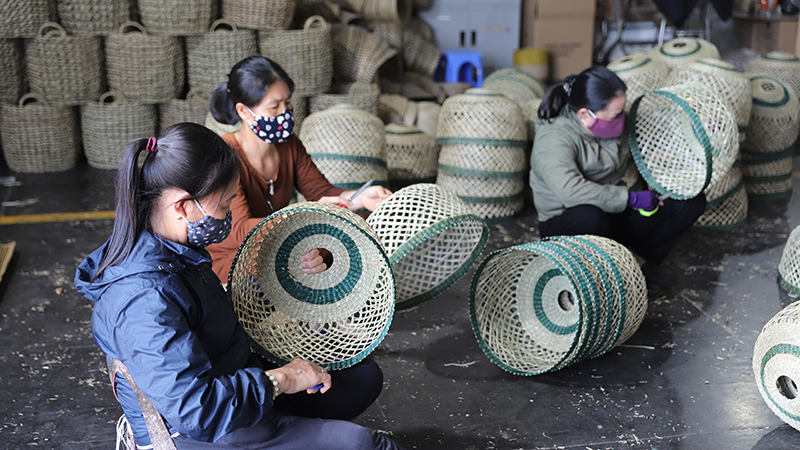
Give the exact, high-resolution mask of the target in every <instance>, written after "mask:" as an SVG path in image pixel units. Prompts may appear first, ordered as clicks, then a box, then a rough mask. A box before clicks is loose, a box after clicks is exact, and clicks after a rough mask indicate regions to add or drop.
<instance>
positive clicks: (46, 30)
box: [25, 22, 103, 105]
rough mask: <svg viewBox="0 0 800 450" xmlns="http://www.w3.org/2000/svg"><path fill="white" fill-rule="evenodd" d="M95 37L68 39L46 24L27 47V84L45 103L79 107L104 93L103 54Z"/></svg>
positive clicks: (60, 31) (62, 30) (65, 33)
mask: <svg viewBox="0 0 800 450" xmlns="http://www.w3.org/2000/svg"><path fill="white" fill-rule="evenodd" d="M101 44H102V43H101V40H100V38H99V37H96V36H67V32H66V31H65V30H64V28H62V27H61V25H59V24H57V23H55V22H47V23H45V24H43V25H42V26H41V27H40V28H39V32H38V33H37V35H36V37H35V38H33V39H31V40H30V41H29V43H28V46H27V49H26V53H25V61H26V73H27V77H28V84H30V88H31V91H33V92H37V93H39V94H41V95H42V97H44V99H45V100H46V101H47V102H48V103H61V104H65V105H79V104H82V103H86V102H89V101H95V100H97V98H98V97H99V96H100V94H101V93H102V92H103V79H102V77H101V72H102V70H101V69H102V67H103V52H102V49H101Z"/></svg>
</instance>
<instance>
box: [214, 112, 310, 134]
mask: <svg viewBox="0 0 800 450" xmlns="http://www.w3.org/2000/svg"><path fill="white" fill-rule="evenodd" d="M203 125H204V126H205V127H206V128H208V129H209V130H211V131H213V132H214V133H217V134H218V135H220V136H222V135H225V134H228V133H233V132H234V131H239V130H240V129H241V128H242V122H237V123H235V124H233V125H228V124H226V123H220V122H217V121H216V120H215V119H214V117H213V116H212V115H211V113H208V115H207V116H206V120H205V123H204V124H203ZM295 127H296V128H298V129H299V126H298V125H295Z"/></svg>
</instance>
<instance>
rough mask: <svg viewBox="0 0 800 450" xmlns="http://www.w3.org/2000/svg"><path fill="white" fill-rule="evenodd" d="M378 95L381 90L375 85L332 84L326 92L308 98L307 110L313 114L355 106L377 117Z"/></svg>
mask: <svg viewBox="0 0 800 450" xmlns="http://www.w3.org/2000/svg"><path fill="white" fill-rule="evenodd" d="M380 95H381V90H380V88H379V87H378V85H377V84H375V83H362V82H355V83H333V84H332V85H331V86H330V89H328V92H325V93H322V94H317V95H314V96H312V97H309V99H308V108H309V111H310V112H311V113H315V112H319V111H324V110H326V109H328V108H330V107H331V106H335V105H343V104H345V105H353V106H357V107H359V108H361V109H363V110H364V111H367V112H368V113H370V114H374V115H376V116H377V115H378V102H379V100H378V98H379V97H380Z"/></svg>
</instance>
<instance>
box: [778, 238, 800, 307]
mask: <svg viewBox="0 0 800 450" xmlns="http://www.w3.org/2000/svg"><path fill="white" fill-rule="evenodd" d="M778 279H779V280H780V283H781V286H783V288H784V289H786V290H787V291H789V292H790V293H792V294H795V295H800V227H794V229H792V232H791V233H790V234H789V239H787V240H786V244H784V246H783V252H782V253H781V261H780V263H778Z"/></svg>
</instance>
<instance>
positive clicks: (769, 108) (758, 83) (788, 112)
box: [743, 75, 800, 153]
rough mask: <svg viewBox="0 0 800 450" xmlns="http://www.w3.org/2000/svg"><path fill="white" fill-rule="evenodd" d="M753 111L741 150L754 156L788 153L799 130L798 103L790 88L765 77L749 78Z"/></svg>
mask: <svg viewBox="0 0 800 450" xmlns="http://www.w3.org/2000/svg"><path fill="white" fill-rule="evenodd" d="M750 81H751V85H752V87H753V109H752V114H751V116H750V124H749V125H748V127H747V138H746V139H745V142H744V147H743V148H744V149H746V150H748V151H750V152H755V153H780V152H790V151H791V150H790V148H791V147H793V146H794V142H795V141H796V140H797V133H798V130H799V129H800V102H798V98H797V95H795V93H794V91H793V90H792V89H791V88H787V86H786V85H785V84H783V83H781V82H780V81H779V80H778V79H776V78H773V77H769V76H766V75H756V76H753V77H751V78H750Z"/></svg>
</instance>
